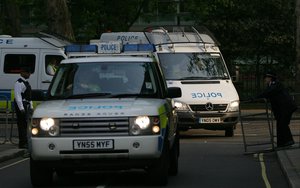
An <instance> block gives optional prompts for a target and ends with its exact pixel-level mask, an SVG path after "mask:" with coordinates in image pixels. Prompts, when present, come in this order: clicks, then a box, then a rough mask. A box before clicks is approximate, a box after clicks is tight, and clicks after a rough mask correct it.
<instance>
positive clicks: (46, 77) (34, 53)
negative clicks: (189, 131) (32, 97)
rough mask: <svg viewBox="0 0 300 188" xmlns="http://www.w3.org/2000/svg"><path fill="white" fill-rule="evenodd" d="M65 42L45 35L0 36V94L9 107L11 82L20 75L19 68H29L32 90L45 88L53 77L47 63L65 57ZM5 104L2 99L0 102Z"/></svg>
mask: <svg viewBox="0 0 300 188" xmlns="http://www.w3.org/2000/svg"><path fill="white" fill-rule="evenodd" d="M67 44H70V43H69V42H68V41H65V40H61V39H58V38H56V37H54V36H51V35H47V34H43V35H42V36H40V37H11V36H8V35H0V83H1V85H0V96H2V98H1V99H3V100H4V98H6V99H7V100H8V101H9V108H11V105H12V102H13V99H14V91H13V88H14V83H15V82H16V81H17V79H18V78H19V77H20V70H21V68H22V67H28V68H30V70H31V76H30V78H29V82H30V84H31V87H32V89H34V90H35V89H43V90H47V89H48V87H49V85H50V82H51V79H52V77H53V75H51V74H50V73H48V72H47V66H48V63H49V62H50V61H51V60H57V61H58V62H60V61H61V60H62V59H65V58H66V55H65V53H64V46H65V45H67ZM4 103H5V102H4V101H1V103H0V105H1V106H2V105H4Z"/></svg>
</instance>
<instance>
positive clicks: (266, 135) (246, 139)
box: [239, 93, 300, 154]
mask: <svg viewBox="0 0 300 188" xmlns="http://www.w3.org/2000/svg"><path fill="white" fill-rule="evenodd" d="M292 96H293V97H294V99H295V100H296V98H297V97H300V93H299V94H292ZM299 99H300V98H299ZM296 101H300V100H296ZM251 105H252V106H253V108H251V110H249V109H248V110H247V109H246V108H244V106H248V108H249V106H251ZM257 106H259V107H260V108H257ZM239 116H240V124H241V130H242V135H243V143H244V150H245V153H246V154H247V153H262V152H269V151H274V150H277V148H275V144H276V126H275V123H276V121H275V120H274V117H273V113H272V109H271V107H270V104H269V103H268V101H267V100H266V99H257V100H254V101H241V103H240V111H239ZM299 122H300V106H299V105H298V109H297V111H296V112H294V113H293V116H292V118H291V122H290V125H289V127H290V129H291V132H292V135H293V137H294V141H295V144H294V145H293V147H290V148H285V149H295V148H300V123H299ZM250 148H251V149H252V150H251V149H250Z"/></svg>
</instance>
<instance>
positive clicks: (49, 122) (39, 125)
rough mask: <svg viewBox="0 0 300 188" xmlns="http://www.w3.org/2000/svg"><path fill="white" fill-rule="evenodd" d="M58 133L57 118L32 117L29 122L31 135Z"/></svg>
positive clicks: (52, 134)
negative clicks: (30, 122)
mask: <svg viewBox="0 0 300 188" xmlns="http://www.w3.org/2000/svg"><path fill="white" fill-rule="evenodd" d="M58 134H59V126H58V120H55V119H53V118H42V119H40V118H33V119H32V124H31V135H32V136H57V135H58Z"/></svg>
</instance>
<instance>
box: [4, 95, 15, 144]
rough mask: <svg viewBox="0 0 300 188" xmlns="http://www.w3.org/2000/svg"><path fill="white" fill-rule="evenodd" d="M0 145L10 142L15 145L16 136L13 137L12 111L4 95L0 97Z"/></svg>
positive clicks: (13, 113) (13, 114)
mask: <svg viewBox="0 0 300 188" xmlns="http://www.w3.org/2000/svg"><path fill="white" fill-rule="evenodd" d="M0 102H1V104H2V105H1V107H0V119H1V121H0V140H1V141H0V144H5V143H7V142H10V143H12V144H16V143H17V135H14V133H15V132H16V131H14V124H15V123H14V119H15V118H14V116H15V112H14V110H10V109H9V102H10V101H9V99H8V97H7V96H5V95H0Z"/></svg>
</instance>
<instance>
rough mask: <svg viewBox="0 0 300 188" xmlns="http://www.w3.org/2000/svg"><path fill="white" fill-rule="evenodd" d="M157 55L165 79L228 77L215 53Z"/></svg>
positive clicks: (218, 55)
mask: <svg viewBox="0 0 300 188" xmlns="http://www.w3.org/2000/svg"><path fill="white" fill-rule="evenodd" d="M158 57H159V60H160V64H161V67H162V70H163V72H164V75H165V77H166V79H167V80H185V79H195V80H203V79H228V78H229V74H228V72H227V69H226V67H225V63H224V61H223V60H222V58H221V56H220V54H217V53H212V54H210V53H172V54H169V53H160V54H158Z"/></svg>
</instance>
